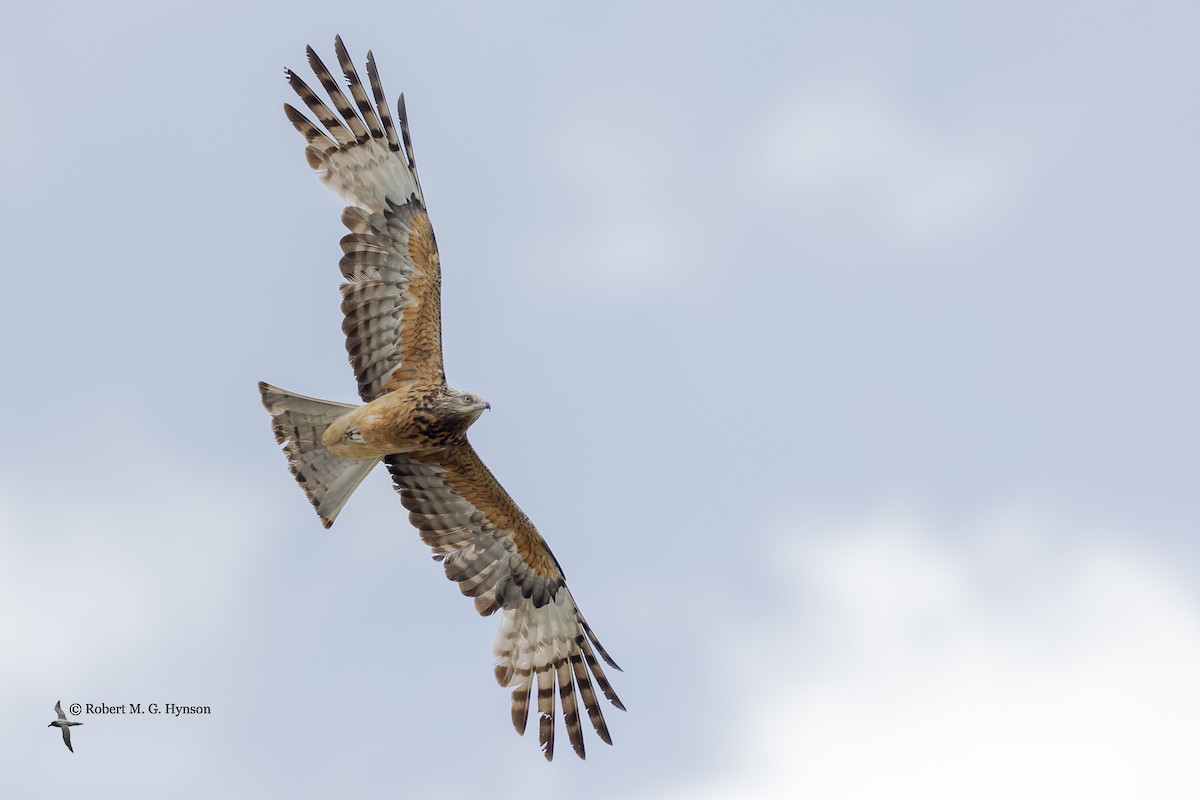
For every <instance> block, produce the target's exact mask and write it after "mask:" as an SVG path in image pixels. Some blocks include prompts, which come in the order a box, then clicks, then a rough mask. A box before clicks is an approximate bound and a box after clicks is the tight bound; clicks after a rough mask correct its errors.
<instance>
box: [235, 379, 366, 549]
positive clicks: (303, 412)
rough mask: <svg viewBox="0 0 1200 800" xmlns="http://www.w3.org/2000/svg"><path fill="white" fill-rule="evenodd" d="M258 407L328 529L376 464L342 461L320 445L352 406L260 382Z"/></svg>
mask: <svg viewBox="0 0 1200 800" xmlns="http://www.w3.org/2000/svg"><path fill="white" fill-rule="evenodd" d="M258 390H259V392H260V393H261V394H262V401H263V406H265V407H266V409H267V411H268V412H269V413H270V414H271V420H272V427H273V428H274V430H275V441H277V442H279V443H280V444H281V445H283V450H284V453H286V454H287V459H288V468H289V469H290V470H291V471H292V475H294V476H295V478H296V482H297V483H299V484H300V488H301V489H303V490H304V494H305V496H307V497H308V501H309V502H310V503H312V506H313V508H314V509H316V512H317V516H319V517H320V518H321V522H322V523H323V524H324V525H325V527H326V528H328V527H329V526H330V525H332V524H333V521H334V520H335V519H336V518H337V515H338V512H339V511H341V510H342V507H343V506H344V505H346V501H347V500H349V499H350V495H351V494H353V493H354V490H355V489H357V488H358V485H359V484H360V483H362V482H363V479H364V478H365V477H367V473H369V472H370V471H371V470H372V469H373V468H374V467H375V465H376V464H378V463H379V459H378V458H342V457H340V456H336V455H334V454H333V453H331V452H329V450H327V449H326V448H325V445H324V444H323V443H322V442H321V436H322V435H324V433H325V429H326V428H328V427H329V425H330V424H331V423H332V422H333V421H334V420H336V419H337V418H338V417H340V416H342V415H343V414H345V413H346V412H347V411H349V410H351V409H353V408H356V406H352V405H346V404H344V403H331V402H329V401H327V400H317V399H316V398H314V397H305V396H304V395H299V394H294V393H292V392H289V391H287V390H285V389H280V388H278V387H275V386H271V385H270V384H267V383H262V382H259V384H258Z"/></svg>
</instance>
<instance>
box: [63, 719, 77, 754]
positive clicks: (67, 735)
mask: <svg viewBox="0 0 1200 800" xmlns="http://www.w3.org/2000/svg"><path fill="white" fill-rule="evenodd" d="M62 732H63V742H64V743H66V745H67V749H68V750H70V751H71V752H72V753H74V752H75V748H74V747H71V729H70V728H68V727H67V726H65V725H64V726H63V729H62Z"/></svg>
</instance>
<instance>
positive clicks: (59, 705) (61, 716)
mask: <svg viewBox="0 0 1200 800" xmlns="http://www.w3.org/2000/svg"><path fill="white" fill-rule="evenodd" d="M54 713H55V714H58V718H59V719H66V718H67V715H66V714H64V713H63V710H62V700H59V701H58V702H57V703H55V704H54Z"/></svg>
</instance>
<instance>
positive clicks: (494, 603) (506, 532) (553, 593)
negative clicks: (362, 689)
mask: <svg viewBox="0 0 1200 800" xmlns="http://www.w3.org/2000/svg"><path fill="white" fill-rule="evenodd" d="M384 462H385V463H386V464H387V466H388V470H389V471H390V472H391V473H392V479H393V480H394V481H395V484H396V488H397V490H398V491H399V492H400V497H401V501H402V502H403V503H404V506H405V507H406V508H407V509H408V510H409V519H410V520H411V521H412V524H413V525H415V526H416V527H417V529H418V530H419V531H420V533H421V539H422V540H424V542H425V543H426V544H428V545H429V546H430V547H432V548H433V552H434V558H436V559H438V560H440V561H442V562H443V564H444V566H445V569H446V577H448V578H450V580H452V581H456V582H457V583H458V586H459V588H460V589H461V590H462V593H463V594H465V595H467V596H468V597H472V598H474V599H475V608H476V610H478V611H479V613H480V614H483V615H485V616H486V615H488V614H492V613H494V612H496V611H498V610H499V611H502V612H503V613H502V618H501V621H500V630H499V632H498V633H497V634H496V644H495V655H496V657H497V659H499V661H498V663H497V664H496V680H497V681H498V682H499V683H500V685H501V686H505V687H512V688H513V697H512V720H513V726H514V727H515V728H516V729H517V732H518V733H522V734H523V733H524V732H525V725H526V721H527V719H528V715H529V699H530V694H531V692H532V691H533V687H534V684H535V683H536V685H537V710H538V714H539V717H540V721H539V734H538V735H539V740H540V742H541V746H542V752H543V753H544V754H545V756H546V758H547V759H550V758H552V757H553V755H554V711H555V702H554V698H555V687H556V686H557V689H558V697H559V699H560V701H561V703H562V711H563V722H564V724H565V725H566V729H567V735H568V737H569V738H570V741H571V746H572V747H573V748H574V749H575V752H576V753H577V754H578V755H579V756H580V757H581V758H582V757H583V756H584V744H583V732H582V729H581V727H580V724H579V708H578V702H577V697H578V698H579V699H581V700H582V701H583V707H584V710H585V711H586V713H587V715H588V718H589V719H590V720H591V723H592V727H593V728H595V730H596V733H597V735H598V736H599V737H600V738H601V739H602V740H603V741H604V742H606V743H608V744H612V739H611V737H610V736H609V733H608V726H607V725H606V724H605V722H604V714H603V713H602V711H601V708H600V704H599V702H598V700H597V698H596V692H595V690H594V689H593V687H592V682H593V680H594V681H595V683H596V684H597V685H598V686H599V687H600V690H601V691H602V692H603V693H604V696H605V697H607V698H608V699H609V701H610V702H611V703H612V704H613V705H615V706H616V707H617V708H620V709H622V710H624V708H625V706H624V705H622V704H621V701H620V699H619V698H618V697H617V695H616V692H614V691H613V688H612V686H611V685H610V684H609V682H608V679H607V678H606V677H605V675H604V671H603V669H602V668H601V666H600V662H599V660H598V659H597V654H598V655H599V657H600V658H602V659H604V661H605V662H607V663H608V664H609V665H610V666H612V667H614V668H616V669H620V667H617V665H616V663H615V662H614V661H613V660H612V658H610V657H609V655H608V653H606V652H605V650H604V648H603V647H602V646H601V644H600V642H599V641H598V640H597V639H596V635H595V634H594V633H592V629H591V628H590V627H589V626H588V624H587V622H586V621H585V620H584V618H583V615H582V614H580V613H579V609H578V608H577V607H576V605H575V599H574V598H573V597H572V596H571V592H570V590H568V589H567V586H566V582H565V580H564V578H563V573H562V569H561V568H560V567H559V565H558V561H557V559H555V557H554V554H553V553H551V552H550V548H549V547H547V546H546V542H545V540H544V539H542V537H541V535H540V534H539V533H538V531H537V529H536V528H535V527H534V526H533V523H532V522H530V521H529V518H528V517H527V516H525V514H524V512H522V511H521V509H520V508H519V507H518V506H517V504H516V503H515V502H513V499H512V497H510V496H509V494H508V492H506V491H505V490H504V487H502V486H501V485H500V483H499V482H498V481H497V480H496V479H495V477H494V476H493V475H492V473H491V471H490V470H489V469H488V468H487V466H486V465H485V464H484V463H483V461H482V460H480V458H479V456H478V454H477V453H476V452H475V449H474V448H473V447H471V445H470V444H469V443H467V442H466V440H465V439H464V440H463V441H462V442H461V443H460V444H457V445H453V446H451V447H448V448H445V449H441V450H437V451H429V452H418V453H409V454H405V455H392V456H387V457H386V458H385V459H384Z"/></svg>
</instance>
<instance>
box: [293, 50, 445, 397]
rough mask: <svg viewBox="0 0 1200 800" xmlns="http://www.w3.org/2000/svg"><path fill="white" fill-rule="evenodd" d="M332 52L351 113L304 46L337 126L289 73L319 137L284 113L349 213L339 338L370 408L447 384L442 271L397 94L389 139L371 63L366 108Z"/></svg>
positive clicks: (362, 93) (353, 75)
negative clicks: (416, 388)
mask: <svg viewBox="0 0 1200 800" xmlns="http://www.w3.org/2000/svg"><path fill="white" fill-rule="evenodd" d="M335 48H336V50H337V56H338V63H339V66H341V68H342V72H343V74H344V75H345V78H346V81H347V85H348V87H349V90H350V95H351V97H352V98H353V99H354V105H351V103H350V100H349V99H347V97H346V95H345V94H344V93H343V92H342V89H341V87H340V86H339V85H338V82H337V81H336V80H335V79H334V78H333V76H332V75H331V74H330V72H329V70H328V69H327V68H326V67H325V64H324V63H322V62H321V59H320V58H319V57H318V56H317V54H316V52H315V51H314V50H313V49H312V48H311V47H310V48H308V62H309V65H310V66H311V67H312V69H313V72H314V73H315V74H316V76H317V79H318V80H319V81H320V82H321V85H322V86H323V87H324V88H325V91H326V93H327V94H328V95H329V99H330V100H331V101H332V103H333V105H334V107H335V108H336V109H337V111H338V113H339V114H340V115H341V119H340V120H339V119H338V117H337V116H336V115H335V114H334V113H333V112H332V111H331V110H330V109H329V107H328V106H327V105H325V103H324V102H323V101H322V100H321V98H319V97H318V96H317V95H316V93H315V92H313V90H312V89H310V88H309V87H308V85H307V84H305V83H304V81H303V80H301V79H300V77H299V76H298V75H296V73H294V72H292V71H291V70H288V71H287V79H288V83H289V84H291V86H292V88H293V89H294V90H295V91H296V94H297V95H299V96H300V99H301V100H303V101H304V104H305V105H306V106H307V107H308V109H309V111H311V112H312V114H313V115H314V116H315V117H316V119H317V121H318V122H319V123H320V124H321V126H323V127H324V130H322V128H321V127H318V126H317V125H314V124H313V123H312V122H310V121H309V120H308V118H307V117H305V116H304V115H303V114H302V113H300V112H299V111H297V110H296V109H295V108H293V107H292V106H290V105H285V106H284V112H285V113H286V114H287V118H288V119H289V120H290V121H291V123H292V124H293V125H294V126H295V127H296V130H298V131H299V132H300V133H301V134H302V135H303V136H304V138H305V140H306V141H307V142H308V147H307V148H306V149H305V155H306V156H307V158H308V163H309V165H310V166H311V167H312V168H313V169H316V170H318V171H319V174H320V178H321V180H322V181H323V182H324V183H325V184H326V185H327V186H329V188H331V189H333V190H334V191H335V192H337V194H338V195H339V196H341V197H342V199H344V200H345V201H346V202H348V203H349V204H350V206H349V207H348V208H347V209H346V210H345V211H344V212H342V222H343V224H345V226H346V227H347V228H349V229H350V233H349V234H348V235H346V236H344V237H342V242H341V245H342V253H343V256H342V260H341V264H340V266H341V270H342V275H343V276H344V277H345V279H346V283H344V284H343V285H342V313H343V314H344V315H345V320H344V321H343V323H342V330H343V331H344V332H345V334H346V349H347V351H348V352H349V355H350V363H351V364H352V365H353V367H354V373H355V376H356V377H357V378H358V391H359V395H360V396H361V397H362V399H363V400H364V401H368V402H369V401H371V400H374V399H375V398H377V397H379V396H380V395H382V394H384V393H385V392H387V391H389V390H391V389H395V388H398V387H399V386H400V385H401V384H403V383H404V382H405V381H407V380H413V379H418V380H422V381H424V382H427V383H445V380H446V378H445V374H444V372H443V368H442V319H441V304H442V297H441V282H442V272H441V264H440V262H439V259H438V252H437V241H436V240H435V239H434V235H433V226H432V225H431V224H430V222H429V215H428V214H427V213H426V211H425V201H424V198H423V197H422V194H421V183H420V180H419V179H418V178H417V168H416V161H415V159H414V158H413V149H412V139H411V137H410V136H409V132H408V115H407V112H406V111H405V108H404V95H400V102H399V104H398V106H397V109H396V111H397V115H398V120H399V123H400V135H399V136H397V135H396V125H395V123H394V122H393V120H392V116H391V113H390V112H389V111H388V106H387V99H386V98H385V97H384V94H383V88H382V86H381V85H380V83H379V74H378V71H377V70H376V69H375V59H374V57H373V56H372V55H371V54H370V53H367V77H368V79H369V80H370V85H371V95H372V96H373V97H374V104H372V102H371V97H369V96H368V95H367V90H366V88H365V87H364V86H363V83H362V80H361V79H360V78H359V77H358V71H357V70H356V69H355V68H354V64H353V62H351V60H350V56H349V54H348V53H347V52H346V47H345V45H343V44H342V40H341V37H338V38H337V39H336V41H335ZM355 106H357V111H356V110H355ZM343 121H344V123H343Z"/></svg>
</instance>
